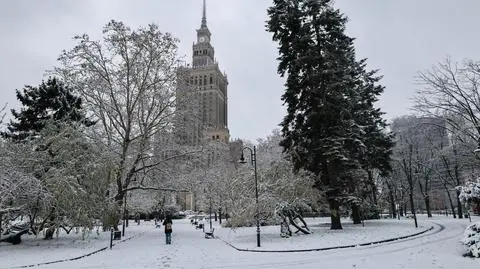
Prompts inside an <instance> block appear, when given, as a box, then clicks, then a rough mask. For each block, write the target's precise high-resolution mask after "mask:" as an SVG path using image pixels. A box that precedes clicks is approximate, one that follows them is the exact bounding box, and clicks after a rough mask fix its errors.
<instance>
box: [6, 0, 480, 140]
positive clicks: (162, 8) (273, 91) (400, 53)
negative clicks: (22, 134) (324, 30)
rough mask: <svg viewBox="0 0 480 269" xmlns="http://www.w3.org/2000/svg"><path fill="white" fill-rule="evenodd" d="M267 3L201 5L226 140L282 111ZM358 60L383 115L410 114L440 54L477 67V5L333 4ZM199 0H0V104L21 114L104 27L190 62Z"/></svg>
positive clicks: (373, 0) (263, 125) (469, 0)
mask: <svg viewBox="0 0 480 269" xmlns="http://www.w3.org/2000/svg"><path fill="white" fill-rule="evenodd" d="M271 2H272V1H271V0H207V24H208V27H209V29H210V31H211V32H212V44H213V45H214V47H215V52H216V58H217V60H218V62H219V64H220V68H221V69H222V70H224V71H225V72H226V73H227V75H228V79H229V83H230V84H229V88H228V91H229V96H228V98H229V128H230V134H231V136H232V138H244V139H249V140H252V141H255V140H256V139H257V138H259V137H265V136H266V135H268V134H269V133H270V132H271V131H272V130H273V129H274V128H277V126H278V124H279V123H280V121H281V119H282V117H283V115H284V110H285V109H284V108H283V107H282V103H281V101H280V96H281V95H282V93H283V80H282V79H280V78H279V76H278V75H277V73H276V68H277V61H276V57H277V53H278V51H277V49H276V46H277V45H276V44H275V43H273V42H272V41H271V34H270V33H267V32H266V31H265V21H266V19H267V17H266V9H267V7H269V6H270V5H271ZM335 5H336V7H338V8H340V9H341V10H342V12H343V13H345V14H346V15H347V16H348V17H349V18H350V21H349V23H348V29H347V31H348V34H349V35H350V36H352V37H355V38H356V41H355V45H356V48H357V54H358V56H359V57H362V58H365V57H366V58H368V66H369V67H370V68H372V69H380V74H382V75H384V79H383V80H382V83H383V84H384V85H385V86H386V90H385V93H384V94H383V96H382V97H381V100H380V102H379V106H380V107H381V108H382V109H383V110H384V111H385V112H387V115H386V117H387V118H388V119H391V118H393V117H396V116H400V115H404V114H408V113H410V112H409V108H410V107H411V102H410V98H411V97H412V96H413V94H414V92H415V87H417V86H416V85H415V84H414V76H415V74H416V72H418V71H420V70H426V69H429V68H430V67H431V66H432V65H433V64H435V63H437V62H438V61H441V60H443V59H444V58H445V57H446V56H447V55H449V56H451V57H452V58H453V59H456V60H461V59H464V58H471V59H475V60H480V55H479V54H480V32H479V30H478V27H479V25H480V16H479V14H480V1H479V0H455V1H451V0H402V1H389V0H361V1H359V0H337V1H336V4H335ZM201 11H202V0H135V1H133V0H68V1H66V0H42V1H34V0H0V76H1V77H0V78H1V79H0V104H3V103H5V102H8V103H9V107H18V102H17V101H16V99H15V89H20V88H22V87H23V86H24V85H26V84H28V85H38V84H39V83H40V82H41V80H42V79H43V78H44V73H45V70H48V69H51V68H52V67H53V66H54V65H55V64H56V59H57V57H58V55H59V54H60V52H61V50H62V49H70V48H71V47H72V46H73V42H72V37H73V36H74V35H75V34H80V33H88V34H89V35H90V36H92V37H95V38H97V39H98V38H99V37H100V34H101V29H102V27H103V26H104V25H105V24H106V23H107V22H108V21H109V20H110V19H116V20H121V21H123V22H125V23H126V24H127V25H129V26H131V27H132V28H134V27H137V26H139V25H146V24H148V23H152V22H153V23H156V24H158V25H159V26H160V29H162V30H163V31H164V32H171V33H173V34H174V35H175V36H176V37H178V38H179V39H180V40H181V43H180V45H179V53H180V55H183V56H185V58H186V59H187V60H188V61H191V45H192V42H193V41H194V40H195V38H196V33H195V29H197V28H199V27H200V20H201Z"/></svg>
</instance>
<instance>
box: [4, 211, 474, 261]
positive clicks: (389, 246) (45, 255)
mask: <svg viewBox="0 0 480 269" xmlns="http://www.w3.org/2000/svg"><path fill="white" fill-rule="evenodd" d="M473 220H474V221H479V220H480V218H479V217H474V218H473ZM309 222H310V223H311V224H315V223H316V224H317V225H315V226H312V228H313V229H314V231H315V232H314V234H312V235H308V236H305V235H299V236H293V237H292V238H289V239H284V238H280V237H279V227H275V228H273V227H261V232H262V233H261V236H262V237H261V238H262V246H261V247H260V248H257V247H256V232H255V227H250V228H242V229H236V230H235V231H231V230H230V229H226V228H219V227H217V226H218V225H217V223H214V225H215V226H216V229H215V234H216V236H218V237H220V239H205V238H204V235H203V232H202V231H201V230H197V229H195V228H194V227H193V226H192V225H191V224H190V223H189V221H188V220H174V225H173V228H174V232H173V238H172V245H166V244H165V237H164V234H163V229H161V228H155V227H154V224H153V222H142V224H141V225H139V226H137V225H135V224H134V223H130V227H128V228H127V230H126V236H127V237H131V236H133V238H131V239H130V240H126V241H124V242H119V241H116V242H117V244H116V245H115V246H113V248H112V250H110V249H108V248H107V249H106V250H104V251H100V252H98V253H96V254H93V255H91V256H88V257H85V258H81V259H78V260H73V261H67V262H61V263H52V264H47V265H41V266H38V268H68V269H75V268H111V269H114V268H115V269H118V268H290V269H291V268H305V269H309V268H312V269H313V268H335V269H339V268H369V269H371V268H382V269H384V268H422V269H423V268H426V269H429V268H462V269H470V268H472V269H473V268H480V267H479V266H480V259H472V258H466V257H463V256H462V254H463V253H465V248H464V246H463V245H462V244H461V239H462V235H463V232H464V230H465V227H466V226H467V225H469V224H470V223H469V222H468V219H462V220H458V219H450V218H446V217H442V216H434V218H432V219H431V220H427V219H426V218H424V217H422V218H421V220H420V222H419V223H420V225H421V226H422V227H420V228H418V229H416V228H414V224H413V220H411V219H407V220H401V221H398V220H379V221H367V222H366V223H365V227H362V225H355V226H353V225H350V224H348V223H346V222H344V230H343V231H330V230H329V229H328V226H326V225H324V222H325V219H310V220H309ZM206 226H207V227H206V228H208V226H209V225H208V223H207V225H206ZM429 226H434V229H433V230H431V231H428V232H426V233H424V234H422V235H418V236H415V237H412V238H407V239H402V240H397V241H392V242H388V243H382V244H377V245H370V246H361V247H354V248H346V249H334V250H327V251H309V252H293V253H269V252H265V253H259V252H247V251H237V250H235V249H234V248H232V247H230V246H228V245H227V244H225V243H224V242H223V241H222V240H221V239H224V240H227V241H229V242H230V243H232V244H234V245H236V246H237V247H242V248H249V249H256V250H258V249H261V250H269V249H270V250H288V249H303V248H321V247H326V246H336V245H342V244H358V243H361V242H366V241H369V240H373V241H375V240H379V239H385V238H387V237H389V236H390V235H392V236H397V235H405V234H408V233H410V232H418V231H421V230H422V229H426V228H428V227H429ZM77 236H78V237H77V238H76V239H74V238H75V237H73V235H70V236H64V235H61V236H60V237H59V238H58V239H53V240H51V241H44V240H41V239H37V240H34V239H32V238H28V237H25V239H24V241H23V242H22V244H21V245H17V246H13V245H10V244H6V243H0V268H14V267H18V266H25V265H34V264H38V263H41V262H47V261H55V260H61V259H65V258H73V257H76V256H79V255H82V254H87V253H89V252H92V251H93V250H95V249H101V248H103V247H107V246H108V244H109V240H108V238H107V237H108V236H109V234H108V233H103V234H102V235H101V236H99V237H97V236H96V235H95V234H92V235H91V236H90V237H89V238H88V239H86V240H85V241H82V240H81V236H80V235H77ZM277 236H278V238H277Z"/></svg>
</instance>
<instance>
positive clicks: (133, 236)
mask: <svg viewBox="0 0 480 269" xmlns="http://www.w3.org/2000/svg"><path fill="white" fill-rule="evenodd" d="M144 233H145V232H142V233H139V234H136V235H132V236H130V237H127V238H125V239H122V240H120V241H117V242H116V243H114V244H112V246H115V245H117V244H120V243H123V242H125V241H128V240H130V239H133V238H135V237H137V236H140V235H142V234H144ZM109 248H110V246H107V247H103V248H101V249H97V250H94V251H92V252H89V253H87V254H83V255H81V256H78V257H73V258H68V259H61V260H55V261H50V262H40V263H35V264H29V265H19V266H13V267H7V269H13V268H30V267H35V266H40V265H47V264H54V263H60V262H68V261H75V260H79V259H82V258H85V257H88V256H91V255H93V254H97V253H99V252H102V251H104V250H107V249H109Z"/></svg>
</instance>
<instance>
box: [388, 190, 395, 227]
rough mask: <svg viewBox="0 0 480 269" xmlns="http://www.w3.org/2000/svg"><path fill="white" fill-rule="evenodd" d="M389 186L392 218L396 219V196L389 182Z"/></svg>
mask: <svg viewBox="0 0 480 269" xmlns="http://www.w3.org/2000/svg"><path fill="white" fill-rule="evenodd" d="M387 188H388V201H389V203H390V213H391V214H392V218H394V219H395V218H396V217H397V208H396V206H395V196H394V195H393V190H392V186H390V185H389V184H387Z"/></svg>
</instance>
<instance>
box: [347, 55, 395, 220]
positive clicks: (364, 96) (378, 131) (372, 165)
mask: <svg viewBox="0 0 480 269" xmlns="http://www.w3.org/2000/svg"><path fill="white" fill-rule="evenodd" d="M365 62H366V60H365V59H363V60H361V61H359V63H358V68H359V72H360V77H359V79H360V81H361V84H360V85H359V89H358V90H357V91H355V94H356V95H355V96H353V97H352V100H353V101H352V104H353V111H355V121H356V122H357V124H358V125H359V126H361V139H362V141H363V145H364V147H362V148H361V151H360V152H358V160H359V162H360V165H361V167H362V169H363V170H364V171H365V172H366V174H367V177H366V179H365V180H364V181H363V182H359V183H360V184H359V183H357V184H355V186H356V187H357V190H354V191H356V192H357V193H358V191H359V189H360V191H362V190H367V192H364V193H361V192H360V193H358V194H356V195H360V196H362V197H358V198H361V199H365V198H366V196H367V195H365V194H367V193H368V194H369V195H371V196H370V197H371V205H373V209H374V210H375V211H374V212H371V213H373V214H374V215H371V217H378V211H376V208H377V186H376V184H375V180H374V176H373V175H374V172H378V174H379V175H380V176H382V177H385V176H388V174H389V173H390V172H391V170H392V168H391V155H392V148H393V146H394V143H393V134H392V133H391V132H389V131H388V130H387V126H388V125H387V123H386V121H385V120H384V119H383V118H382V115H383V114H384V113H383V112H381V110H380V109H378V108H375V107H374V103H375V102H377V101H378V96H379V95H380V94H381V93H383V91H384V87H383V86H382V85H379V84H378V83H379V81H380V79H381V78H382V77H381V76H378V75H377V72H378V71H377V70H374V71H365V70H366V63H365ZM352 210H353V211H355V210H360V208H359V207H358V206H356V205H352ZM355 213H357V212H353V216H355V215H356V216H359V215H360V212H358V214H355ZM362 215H363V214H362ZM354 223H357V224H358V223H361V220H360V219H355V218H354Z"/></svg>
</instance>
